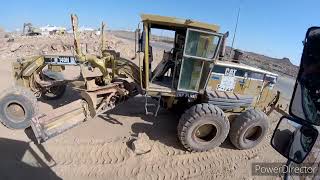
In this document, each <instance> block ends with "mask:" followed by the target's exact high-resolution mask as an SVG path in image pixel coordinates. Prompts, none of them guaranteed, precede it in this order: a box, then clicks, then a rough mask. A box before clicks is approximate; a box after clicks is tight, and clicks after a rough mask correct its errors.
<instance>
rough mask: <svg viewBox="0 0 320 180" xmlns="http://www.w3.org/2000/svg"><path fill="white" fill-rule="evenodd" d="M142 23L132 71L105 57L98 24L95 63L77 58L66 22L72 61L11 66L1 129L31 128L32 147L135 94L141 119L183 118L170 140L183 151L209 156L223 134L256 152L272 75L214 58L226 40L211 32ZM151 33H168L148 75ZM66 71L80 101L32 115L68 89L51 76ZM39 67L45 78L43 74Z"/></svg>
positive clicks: (199, 26) (166, 20) (180, 23)
mask: <svg viewBox="0 0 320 180" xmlns="http://www.w3.org/2000/svg"><path fill="white" fill-rule="evenodd" d="M141 18H142V23H143V31H142V33H141V32H140V29H137V31H136V42H135V43H137V44H138V46H136V47H138V48H137V49H136V55H137V57H138V58H139V66H138V65H136V64H134V63H133V62H132V61H130V60H127V59H124V58H121V57H120V53H118V52H116V51H113V50H107V49H105V46H104V39H103V32H104V30H103V29H104V24H102V26H101V55H99V56H97V55H87V54H83V53H82V51H81V49H80V42H79V37H78V36H79V33H78V19H77V16H75V15H71V21H72V29H73V35H74V48H75V55H74V56H48V55H46V56H39V57H34V58H31V59H19V60H18V61H17V62H16V63H14V64H13V72H14V77H15V80H16V84H17V85H19V86H15V87H14V88H11V89H8V90H7V91H5V92H4V93H3V94H2V96H1V103H0V111H1V112H0V120H1V122H2V123H3V124H4V125H6V126H7V127H9V128H13V129H20V128H26V127H28V126H30V125H31V127H32V129H33V131H34V133H35V136H36V137H37V139H38V141H39V142H43V141H46V140H47V139H49V138H50V137H53V136H56V135H58V134H60V133H62V132H64V131H66V130H67V129H70V128H71V127H73V126H75V125H77V124H78V123H80V122H82V121H84V120H88V119H91V118H95V117H96V116H98V115H100V114H102V113H105V112H106V111H108V110H110V109H112V108H114V107H115V106H116V105H117V104H119V103H121V102H123V101H125V100H126V99H128V98H130V97H133V96H135V95H137V94H142V95H143V96H145V111H146V114H153V115H155V116H157V113H158V110H159V108H160V106H162V107H164V108H167V109H171V108H178V109H180V110H182V111H181V112H182V115H181V118H180V120H179V125H178V128H177V132H178V137H179V139H180V141H181V143H182V145H183V146H184V147H185V148H186V149H187V150H189V151H206V150H210V149H212V148H214V147H216V146H219V145H220V144H221V143H222V142H223V141H224V140H225V139H226V137H227V136H228V134H229V137H230V140H231V142H232V143H233V144H234V145H235V146H236V147H237V148H239V149H247V148H252V147H254V146H256V145H257V144H258V143H259V142H260V141H261V140H262V139H263V138H264V136H265V135H266V132H267V128H268V121H267V116H266V114H265V113H264V112H266V110H267V109H268V108H269V107H275V104H276V103H277V101H278V99H279V93H278V95H277V96H275V95H274V93H273V91H272V88H273V85H274V84H275V83H276V80H277V75H276V74H273V73H270V72H268V71H264V70H261V69H257V68H253V67H250V66H246V65H243V64H240V63H238V62H230V61H225V60H224V58H221V57H218V54H219V53H220V52H221V50H223V48H224V47H223V46H222V45H221V44H222V43H221V42H222V41H225V39H224V38H225V37H226V36H224V34H221V33H219V32H218V31H219V27H218V26H217V25H212V24H206V23H201V22H197V21H193V20H189V19H188V20H183V19H177V18H172V17H164V16H157V15H142V16H141ZM154 28H157V29H165V30H172V31H174V32H175V37H174V42H173V48H172V49H171V51H169V52H164V55H163V59H162V61H161V62H160V63H159V64H158V65H157V67H155V68H153V67H152V59H153V53H152V46H151V44H150V35H151V30H152V29H154ZM223 44H225V43H223ZM221 46H222V47H221ZM141 55H143V58H140V57H141ZM219 59H220V60H219ZM65 66H80V67H81V77H82V80H83V82H84V86H82V87H79V88H80V94H81V97H82V99H80V100H76V101H74V102H72V103H70V104H67V105H65V106H62V107H59V108H57V109H54V110H53V111H51V112H49V113H45V114H42V113H38V108H37V103H36V102H37V100H36V98H35V96H34V95H36V97H38V98H39V97H41V96H42V97H45V98H47V99H55V98H59V97H61V96H62V94H63V93H64V91H65V88H66V84H67V83H68V81H65V80H64V79H63V78H59V77H58V76H56V75H55V74H54V72H56V71H61V70H64V67H65ZM45 67H48V70H49V71H44V68H45ZM152 69H154V70H153V71H152ZM50 72H51V73H50ZM52 72H53V73H52ZM79 88H78V89H79ZM30 90H31V91H30ZM151 101H153V102H154V101H156V103H150V102H151ZM151 110H153V111H151ZM263 111H264V112H263ZM234 117H236V118H234ZM229 121H230V122H229ZM230 124H231V127H230ZM229 131H230V133H229Z"/></svg>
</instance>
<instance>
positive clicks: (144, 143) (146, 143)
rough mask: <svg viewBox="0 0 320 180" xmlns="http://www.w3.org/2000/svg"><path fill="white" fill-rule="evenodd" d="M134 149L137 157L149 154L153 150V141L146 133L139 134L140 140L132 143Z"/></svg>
mask: <svg viewBox="0 0 320 180" xmlns="http://www.w3.org/2000/svg"><path fill="white" fill-rule="evenodd" d="M132 149H133V152H134V153H136V154H137V155H141V154H145V153H148V152H150V151H151V149H152V141H151V140H150V139H149V136H148V135H147V134H146V133H139V134H138V138H137V139H136V140H135V141H133V143H132Z"/></svg>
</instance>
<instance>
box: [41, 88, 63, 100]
mask: <svg viewBox="0 0 320 180" xmlns="http://www.w3.org/2000/svg"><path fill="white" fill-rule="evenodd" d="M66 88H67V85H66V84H63V85H59V86H52V87H50V88H48V89H46V90H45V91H44V93H43V94H42V97H43V98H44V99H46V100H55V99H59V98H60V97H62V96H63V94H64V92H65V91H66Z"/></svg>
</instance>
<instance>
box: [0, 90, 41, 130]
mask: <svg viewBox="0 0 320 180" xmlns="http://www.w3.org/2000/svg"><path fill="white" fill-rule="evenodd" d="M37 113H38V104H37V98H36V97H35V96H34V94H33V92H31V91H30V90H28V89H26V88H23V87H19V86H16V87H11V88H9V89H7V90H5V91H4V92H3V93H2V94H1V95H0V121H1V123H2V124H4V125H5V126H6V127H8V128H10V129H25V128H27V127H29V126H30V121H31V119H32V117H34V116H35V115H36V114H37Z"/></svg>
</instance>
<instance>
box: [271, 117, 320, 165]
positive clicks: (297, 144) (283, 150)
mask: <svg viewBox="0 0 320 180" xmlns="http://www.w3.org/2000/svg"><path fill="white" fill-rule="evenodd" d="M317 137H318V130H316V129H315V128H314V127H313V126H308V125H301V124H299V123H297V122H296V121H295V120H294V119H293V118H290V117H284V116H283V117H281V119H280V121H279V123H278V125H277V127H276V129H275V131H274V132H273V136H272V138H271V146H272V147H273V148H274V149H275V150H276V151H278V152H279V153H280V154H281V155H283V156H284V157H286V158H287V159H289V160H291V161H293V162H295V163H298V164H300V163H302V162H303V161H304V159H305V158H306V157H307V156H308V154H309V153H310V151H311V149H312V147H313V145H314V144H315V142H316V140H317Z"/></svg>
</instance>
